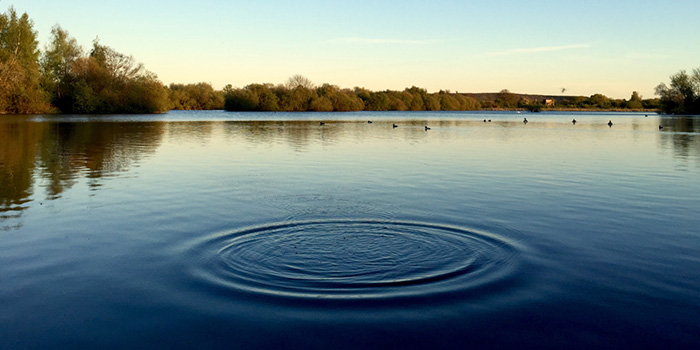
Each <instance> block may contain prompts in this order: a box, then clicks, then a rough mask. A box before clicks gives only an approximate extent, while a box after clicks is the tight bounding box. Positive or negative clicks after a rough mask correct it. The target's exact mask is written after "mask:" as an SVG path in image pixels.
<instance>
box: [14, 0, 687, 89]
mask: <svg viewBox="0 0 700 350" xmlns="http://www.w3.org/2000/svg"><path fill="white" fill-rule="evenodd" d="M10 5H14V6H15V8H16V10H17V11H18V12H27V13H28V14H29V16H30V18H32V19H33V21H34V28H35V29H36V30H37V31H38V34H39V39H40V43H41V44H40V45H41V47H42V48H43V47H44V45H45V43H46V41H47V40H48V38H49V35H50V30H51V27H52V26H53V25H55V24H60V25H61V26H62V27H63V28H64V29H66V30H68V32H69V33H70V34H71V35H72V36H74V37H76V38H77V39H78V41H79V42H80V44H81V45H82V46H83V47H84V48H85V49H89V47H90V45H91V42H92V40H93V39H94V38H95V37H96V36H99V38H100V41H101V43H102V44H105V45H108V46H110V47H112V48H114V49H116V50H117V51H119V52H122V53H125V54H130V55H133V56H134V57H135V58H136V60H137V61H139V62H143V63H144V64H145V66H146V68H147V69H149V70H150V71H153V72H154V73H156V74H158V76H159V78H160V79H161V80H162V81H163V83H165V84H169V83H171V82H178V83H193V82H200V81H204V82H210V83H212V84H213V85H214V87H215V88H217V89H220V88H222V87H223V86H224V85H226V84H232V85H233V86H237V87H242V86H245V85H247V84H249V83H262V82H269V83H274V84H277V83H282V82H284V81H285V80H286V79H287V78H288V77H289V76H291V75H293V74H302V75H304V76H306V77H308V78H309V79H311V80H312V81H313V82H315V83H317V84H321V83H331V84H336V85H339V86H341V87H354V86H364V87H366V88H369V89H371V90H384V89H392V90H402V89H404V88H405V87H410V86H412V85H416V86H419V87H424V88H426V89H428V91H431V92H432V91H437V90H440V89H446V90H451V91H459V92H491V91H499V90H501V89H509V90H511V91H514V92H521V93H538V94H560V93H561V89H562V88H566V93H565V94H567V95H568V94H574V95H585V96H588V95H592V94H594V93H602V94H605V95H607V96H610V97H615V98H629V96H630V95H631V93H632V91H633V90H637V91H639V92H640V93H641V94H642V95H643V96H644V97H645V98H647V97H654V87H655V86H656V85H657V84H658V83H660V82H662V81H663V82H667V81H668V77H669V76H670V75H671V74H674V73H676V72H678V71H679V70H681V69H686V70H691V69H693V68H700V44H699V43H700V39H699V37H700V21H698V14H699V13H700V0H676V1H674V0H668V1H645V0H642V1H614V0H610V1H597V0H588V1H505V0H504V1H498V0H491V1H445V0H431V1H411V0H404V1H395V0H391V1H361V0H355V1H348V0H344V1H334V0H324V1H315V0H307V1H264V0H262V1H252V0H251V1H223V0H197V1H192V0H190V1H182V0H169V1H160V0H158V1H144V0H120V1H111V0H102V1H86V0H62V1H54V0H52V1H48V0H41V1H39V0H22V1H20V0H14V1H12V0H10V1H7V0H0V10H1V11H5V10H6V9H7V7H9V6H10Z"/></svg>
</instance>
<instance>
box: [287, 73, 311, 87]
mask: <svg viewBox="0 0 700 350" xmlns="http://www.w3.org/2000/svg"><path fill="white" fill-rule="evenodd" d="M284 85H285V86H286V87H287V88H288V89H295V88H298V87H303V88H307V89H313V88H314V83H312V82H311V80H309V79H308V78H307V77H305V76H303V75H301V74H295V75H292V76H291V77H290V78H289V79H287V83H285V84H284Z"/></svg>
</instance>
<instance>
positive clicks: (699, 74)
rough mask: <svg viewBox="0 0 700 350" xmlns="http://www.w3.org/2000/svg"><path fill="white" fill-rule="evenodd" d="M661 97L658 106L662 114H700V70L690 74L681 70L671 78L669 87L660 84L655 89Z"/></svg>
mask: <svg viewBox="0 0 700 350" xmlns="http://www.w3.org/2000/svg"><path fill="white" fill-rule="evenodd" d="M656 94H657V95H659V96H660V97H661V99H660V105H661V110H662V111H663V112H664V113H669V114H700V69H695V70H693V73H692V74H688V73H686V71H684V70H681V71H680V72H678V73H676V74H674V75H672V76H671V85H670V86H666V84H665V83H661V84H659V85H658V86H657V87H656Z"/></svg>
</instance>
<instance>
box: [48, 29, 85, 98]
mask: <svg viewBox="0 0 700 350" xmlns="http://www.w3.org/2000/svg"><path fill="white" fill-rule="evenodd" d="M82 51H83V50H82V48H81V47H80V45H78V42H77V41H76V40H75V38H71V37H70V36H69V35H68V32H67V31H66V30H64V29H63V28H61V27H60V26H58V25H56V26H54V27H53V28H51V41H50V42H49V44H47V46H46V49H45V50H44V52H43V54H42V55H41V59H40V64H41V85H42V87H43V89H44V91H46V93H47V94H48V95H49V99H50V100H51V102H52V103H53V104H54V105H56V104H57V103H59V101H60V100H61V97H62V96H63V95H65V94H66V93H69V92H67V91H66V90H67V89H69V86H68V85H67V84H66V83H67V77H68V76H69V74H70V73H71V69H72V66H73V64H74V63H75V61H76V60H77V59H78V58H80V56H81V55H82Z"/></svg>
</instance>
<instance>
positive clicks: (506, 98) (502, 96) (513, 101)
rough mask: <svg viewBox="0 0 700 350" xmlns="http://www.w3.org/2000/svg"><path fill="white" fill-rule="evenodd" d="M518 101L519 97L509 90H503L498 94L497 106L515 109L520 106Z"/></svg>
mask: <svg viewBox="0 0 700 350" xmlns="http://www.w3.org/2000/svg"><path fill="white" fill-rule="evenodd" d="M518 100H519V98H518V95H516V94H514V93H512V92H510V91H508V89H503V90H501V91H500V92H499V93H498V97H497V98H496V104H498V105H499V106H501V107H503V108H515V107H517V106H518Z"/></svg>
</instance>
